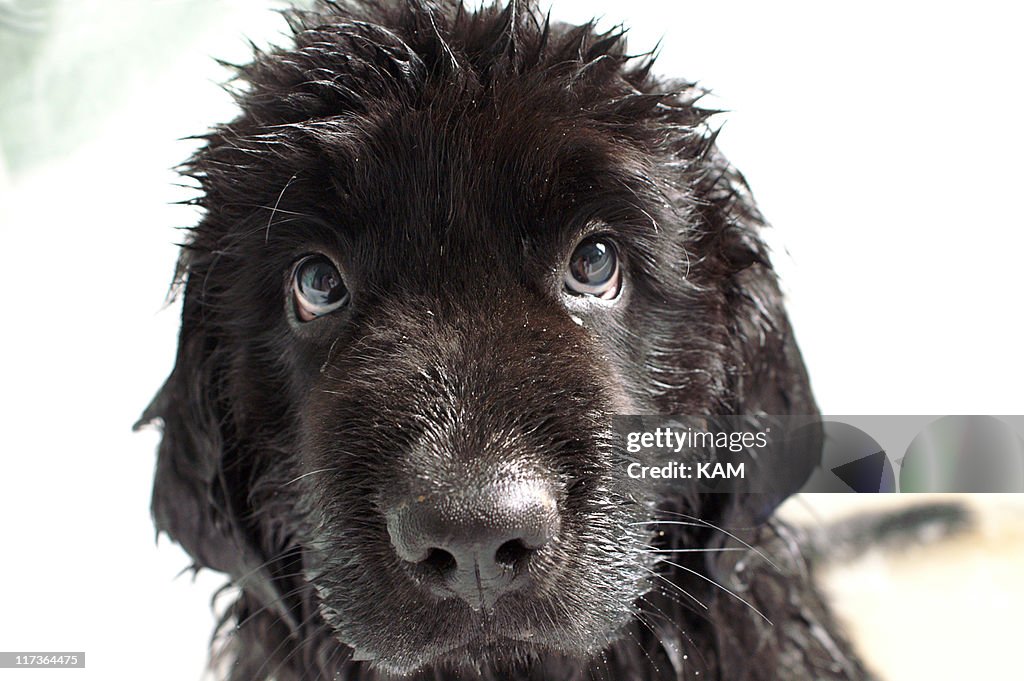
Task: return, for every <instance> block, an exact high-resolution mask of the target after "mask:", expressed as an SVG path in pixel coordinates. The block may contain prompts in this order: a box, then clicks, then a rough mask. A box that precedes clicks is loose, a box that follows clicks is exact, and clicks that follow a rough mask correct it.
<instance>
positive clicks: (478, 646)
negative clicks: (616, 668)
mask: <svg viewBox="0 0 1024 681" xmlns="http://www.w3.org/2000/svg"><path fill="white" fill-rule="evenodd" d="M596 648H597V646H596V645H595V646H594V649H585V650H578V649H570V648H566V647H565V645H564V641H557V640H554V639H553V638H551V637H544V638H541V637H540V636H537V635H534V634H532V633H531V632H529V631H525V632H522V633H521V634H516V635H510V636H504V635H501V636H496V635H489V634H485V633H480V634H479V635H476V636H472V637H469V638H468V639H467V640H465V641H458V642H451V641H448V642H443V643H442V642H439V643H438V644H437V645H435V646H431V647H430V648H429V649H427V650H423V651H420V652H419V653H418V654H416V655H413V656H408V655H403V656H402V657H401V658H389V657H377V656H375V655H373V654H372V653H370V652H369V651H360V650H357V651H355V653H354V656H353V659H354V660H363V661H367V662H369V663H370V664H371V665H372V666H374V667H376V668H378V669H380V670H381V671H384V672H388V673H390V674H395V675H399V676H407V675H410V674H414V673H416V672H420V671H424V670H426V669H435V670H443V671H448V672H451V673H454V674H460V673H466V674H471V673H476V674H479V673H481V672H483V671H485V670H490V671H491V672H494V673H497V674H498V675H501V674H502V673H511V672H512V670H514V669H517V668H522V667H525V666H529V665H531V664H533V663H535V662H536V661H538V660H545V661H551V660H553V659H558V660H560V661H563V662H564V663H565V664H566V665H572V664H576V663H579V662H581V661H585V660H587V659H589V658H590V657H591V656H592V655H593V654H594V653H595V652H596ZM560 666H565V665H560Z"/></svg>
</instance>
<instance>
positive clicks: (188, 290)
mask: <svg viewBox="0 0 1024 681" xmlns="http://www.w3.org/2000/svg"><path fill="white" fill-rule="evenodd" d="M194 289H195V285H194V283H193V282H189V283H188V284H186V286H185V296H184V298H185V299H184V302H183V305H182V313H181V331H180V334H179V338H178V354H177V358H176V360H175V366H174V370H173V371H172V372H171V375H170V376H169V377H168V379H167V381H166V382H165V383H164V385H163V387H162V388H161V389H160V391H159V392H158V393H157V395H156V397H155V398H154V399H153V401H152V402H151V403H150V405H149V406H148V407H147V408H146V410H145V412H144V413H143V415H142V418H141V419H140V420H139V422H138V423H137V424H136V428H139V427H141V426H144V425H147V424H150V423H154V424H157V425H158V426H159V427H160V428H161V430H162V435H163V437H162V440H161V442H160V447H159V450H158V454H157V463H156V475H155V478H154V483H153V499H152V513H153V520H154V522H155V524H156V527H157V530H158V531H160V532H166V533H167V534H168V535H169V536H170V537H171V538H172V539H173V540H174V541H176V542H178V543H179V544H181V546H182V547H183V548H184V549H185V550H186V551H187V552H188V553H189V555H191V556H192V558H193V560H194V561H195V566H196V567H197V568H198V567H208V568H213V569H215V570H220V571H223V572H228V573H231V572H234V571H235V568H236V565H237V563H238V557H237V554H238V553H239V549H238V547H237V546H235V545H234V544H235V537H234V534H235V533H234V532H233V529H232V525H233V523H232V515H233V514H232V511H231V508H230V495H228V494H227V489H226V485H225V483H224V480H223V478H222V463H223V454H224V447H225V437H224V433H223V431H222V425H223V414H222V413H221V409H222V406H223V405H221V404H220V399H219V393H220V390H219V387H218V385H217V381H218V368H217V367H216V366H215V356H214V354H215V353H214V350H215V348H214V341H213V339H212V338H211V335H210V333H209V331H208V329H206V328H204V325H203V319H202V314H201V310H200V305H199V302H198V296H197V293H196V291H195V290H194Z"/></svg>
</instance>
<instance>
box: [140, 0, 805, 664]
mask: <svg viewBox="0 0 1024 681" xmlns="http://www.w3.org/2000/svg"><path fill="white" fill-rule="evenodd" d="M292 20H293V24H294V27H295V29H296V38H295V40H296V47H295V48H293V49H289V50H283V51H280V52H272V53H266V54H262V53H261V54H258V55H257V56H256V59H255V61H254V62H253V63H252V64H250V65H247V66H245V67H241V76H242V78H243V79H244V80H245V81H247V83H248V87H247V89H245V90H244V91H243V92H242V93H240V94H239V101H240V103H241V106H242V114H241V116H240V117H239V118H238V119H237V120H236V121H234V122H233V123H232V124H231V125H228V126H224V127H222V128H219V129H217V130H216V131H215V132H213V133H212V134H211V135H210V136H209V141H208V144H207V145H206V146H205V147H204V149H203V150H201V151H200V152H199V153H198V154H197V156H196V157H195V158H194V159H193V161H192V162H191V164H190V166H189V168H188V172H189V174H191V175H192V176H194V177H196V178H197V179H198V180H199V182H200V184H201V188H202V190H203V198H202V199H201V201H200V203H201V205H202V206H203V207H204V208H205V210H206V215H205V217H204V219H203V221H202V223H201V224H200V225H199V226H198V227H197V228H196V229H195V230H194V232H193V234H192V238H191V240H190V242H189V244H188V246H187V248H186V250H185V252H184V256H183V260H182V263H183V274H184V275H185V281H186V287H185V301H184V310H183V322H182V335H181V344H180V349H179V357H178V364H177V367H176V369H175V372H174V374H173V375H172V376H171V378H170V379H169V381H168V384H167V386H165V389H164V390H163V391H162V393H161V394H160V395H159V396H158V398H157V400H155V401H154V404H153V406H151V408H150V410H149V411H148V412H147V415H146V419H153V418H161V419H162V420H163V422H164V427H165V434H164V442H163V444H162V446H161V454H160V462H159V465H158V474H157V481H156V487H155V491H154V514H155V516H156V519H157V523H158V525H159V526H160V528H161V529H163V530H166V531H168V532H169V533H170V534H171V535H172V536H173V537H174V538H175V539H176V540H178V541H179V542H180V543H182V544H183V545H184V546H185V547H186V549H188V550H189V551H190V552H191V553H192V555H193V556H194V557H195V559H196V561H197V564H198V565H201V566H209V567H213V568H216V569H220V570H224V571H225V572H227V573H229V574H230V575H231V576H232V577H233V579H234V580H235V581H236V582H237V583H238V584H239V586H240V587H241V588H242V590H243V593H244V594H245V596H244V598H245V599H249V601H248V603H247V605H246V606H245V607H244V608H243V609H242V610H241V611H240V613H238V614H239V616H240V617H239V618H240V619H246V618H245V616H246V615H247V614H250V613H253V612H266V613H267V614H273V616H274V619H273V621H272V622H271V623H270V624H268V625H267V627H266V630H267V631H268V632H271V631H275V630H281V631H284V632H285V633H286V635H284V636H281V634H280V631H279V632H278V634H277V636H278V638H280V639H281V640H286V639H287V636H288V635H294V636H295V640H305V641H306V642H307V643H309V642H313V641H317V642H319V643H317V645H318V646H319V647H320V648H321V649H320V650H319V652H316V653H309V654H306V653H302V654H301V655H300V656H299V657H298V658H296V659H302V660H303V661H304V662H303V663H304V664H307V665H308V664H318V665H321V667H322V668H324V669H328V668H330V667H331V665H335V666H340V665H342V664H349V665H352V664H357V663H358V661H366V662H369V663H370V666H371V667H373V668H378V669H384V670H392V671H400V672H410V671H413V670H417V669H422V668H427V667H431V666H458V667H466V666H467V665H469V666H475V667H476V668H478V669H500V668H501V667H502V666H503V665H506V666H511V665H516V664H520V663H521V662H522V661H523V660H526V659H528V658H530V657H531V656H536V655H545V654H548V655H557V656H560V657H563V658H566V659H577V660H584V659H586V658H587V657H588V656H590V655H592V654H594V653H595V652H597V651H599V650H600V649H602V648H604V647H605V646H607V645H609V644H610V643H611V642H613V641H615V640H616V639H617V638H618V637H619V636H621V635H622V632H623V630H624V629H625V628H626V627H627V626H628V625H629V624H630V623H631V622H632V621H633V619H634V617H635V615H636V612H637V605H636V604H637V601H638V599H640V598H641V597H643V596H644V595H645V594H647V593H648V592H649V591H651V590H652V589H653V588H655V586H656V584H655V582H656V580H657V579H659V578H662V579H663V578H664V577H663V575H658V574H657V573H658V571H659V570H663V566H659V565H658V563H657V561H656V560H655V558H654V557H653V556H654V555H655V554H653V553H652V552H651V551H650V548H651V545H652V542H653V541H654V538H653V533H652V532H651V528H650V526H648V525H647V524H646V523H647V522H648V521H650V520H652V519H653V518H655V517H656V516H657V513H658V510H659V509H666V508H668V509H675V510H677V511H685V512H688V513H694V514H701V515H702V517H708V516H709V515H711V516H712V517H719V516H720V515H721V514H723V513H725V512H727V511H728V510H729V508H734V507H735V506H736V505H734V506H728V505H725V504H724V502H721V500H719V501H718V502H716V503H715V504H714V505H704V506H702V504H701V502H700V500H698V499H690V498H682V497H681V496H677V497H673V496H672V495H671V494H670V493H669V492H667V491H665V490H661V491H658V490H655V489H652V488H643V487H637V486H631V484H630V482H629V479H628V477H627V476H625V475H624V467H623V466H621V465H620V462H619V460H618V458H617V456H616V453H615V450H614V448H613V447H612V440H613V424H612V419H613V417H614V416H615V415H617V414H626V413H687V414H714V413H741V412H744V411H766V412H774V413H788V412H794V411H795V412H805V413H810V412H811V411H813V402H812V401H811V399H810V396H809V392H808V390H807V386H806V377H805V376H804V374H803V370H802V366H801V364H800V360H799V355H798V353H797V351H796V349H795V345H794V344H793V342H792V339H791V337H790V335H789V329H788V324H787V322H786V319H785V316H784V313H783V312H782V308H781V303H780V300H779V294H778V290H777V288H776V286H775V283H774V279H773V277H772V274H771V272H770V269H769V267H768V264H767V258H766V256H765V254H764V250H763V246H762V245H761V242H760V240H759V238H758V236H757V231H756V230H757V228H758V227H759V224H760V220H759V217H758V214H757V212H756V210H755V209H754V208H753V206H752V204H751V203H750V199H749V197H748V195H747V194H746V192H745V189H744V186H743V184H742V180H741V178H740V177H739V176H738V174H736V173H735V172H734V171H732V170H731V168H729V166H728V165H727V164H726V163H725V162H724V161H723V160H722V159H721V157H720V156H719V155H718V154H717V152H716V151H715V149H714V147H713V137H712V136H711V135H709V134H708V132H707V130H706V129H705V128H704V126H703V121H704V118H705V117H706V115H707V113H706V112H704V111H702V110H699V109H697V108H696V107H695V106H694V105H693V101H694V99H695V98H696V96H697V95H698V94H699V93H698V92H696V91H695V90H694V88H692V87H690V86H688V85H685V84H684V85H679V86H677V87H674V88H664V87H663V86H661V85H659V84H658V83H657V82H656V81H655V80H654V79H653V78H651V77H650V76H649V75H648V73H647V71H648V68H649V63H647V62H643V63H640V64H632V62H631V61H630V60H629V59H628V58H627V57H626V56H624V52H623V50H624V46H623V44H622V41H621V39H620V36H618V35H596V34H594V33H593V31H592V29H591V27H589V26H584V27H580V28H570V27H554V26H549V25H548V24H547V23H546V22H544V21H543V20H542V19H540V18H538V17H537V16H536V15H535V14H534V13H532V12H531V11H528V10H522V9H521V8H518V9H517V6H516V5H512V6H510V8H508V9H506V10H504V11H500V10H499V9H486V10H482V11H481V12H480V13H479V14H477V15H473V14H469V13H468V12H467V11H465V10H460V9H457V8H456V7H455V6H454V5H452V6H449V5H448V4H446V3H442V7H440V8H436V7H435V8H433V9H427V8H426V7H425V6H424V7H421V6H418V5H416V4H413V5H410V6H403V7H402V8H400V9H394V10H387V9H381V8H373V9H358V8H348V9H346V10H340V9H338V8H337V7H335V8H333V9H329V10H325V12H324V13H322V14H320V13H312V14H295V15H293V16H292ZM726 506H728V508H727V507H726ZM739 506H741V505H739ZM247 621H248V620H246V622H247ZM287 632H292V633H291V634H287ZM268 635H269V634H268ZM324 641H331V642H332V644H331V645H333V646H334V649H336V654H335V655H334V656H333V657H332V656H331V654H330V653H329V652H326V649H324V646H325V645H327V644H325V643H324ZM338 651H346V652H345V653H342V652H338ZM348 651H351V655H349V654H347V652H348ZM352 658H354V659H355V660H356V662H353V661H352ZM345 660H347V661H345ZM343 661H345V662H343ZM282 664H284V662H282ZM269 671H272V670H267V672H269Z"/></svg>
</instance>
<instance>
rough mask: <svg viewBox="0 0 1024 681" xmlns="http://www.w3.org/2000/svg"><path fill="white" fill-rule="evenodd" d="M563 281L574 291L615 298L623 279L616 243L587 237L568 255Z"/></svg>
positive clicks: (602, 297) (603, 297)
mask: <svg viewBox="0 0 1024 681" xmlns="http://www.w3.org/2000/svg"><path fill="white" fill-rule="evenodd" d="M564 280H565V288H567V289H568V290H569V291H570V292H571V293H576V294H578V295H584V296H594V297H595V298H601V299H602V300H612V299H613V298H615V297H616V296H617V295H619V289H620V288H621V282H622V277H621V275H620V273H619V257H618V255H617V254H616V252H615V246H613V245H612V243H611V242H609V241H606V240H604V239H599V238H595V237H590V238H587V239H584V240H583V241H581V242H580V243H579V245H578V246H576V250H574V251H573V252H572V257H570V258H569V266H568V268H567V269H566V272H565V277H564Z"/></svg>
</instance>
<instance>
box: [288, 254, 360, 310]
mask: <svg viewBox="0 0 1024 681" xmlns="http://www.w3.org/2000/svg"><path fill="white" fill-rule="evenodd" d="M294 272H295V273H294V275H293V276H292V297H293V298H294V299H295V312H296V314H297V315H298V318H299V319H300V320H301V321H304V322H309V321H312V320H313V319H316V318H317V317H322V316H324V315H325V314H330V313H331V312H334V311H335V310H337V309H338V308H339V307H341V306H343V305H344V304H345V303H347V302H348V289H347V288H345V282H344V280H342V278H341V273H340V272H338V268H337V267H335V266H334V263H332V262H331V261H330V260H328V259H327V258H326V257H324V256H322V255H310V256H307V257H305V258H303V259H302V260H300V261H299V262H298V264H296V265H295V270H294Z"/></svg>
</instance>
